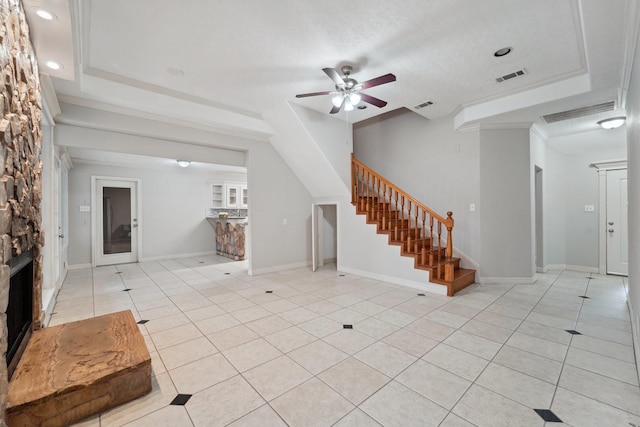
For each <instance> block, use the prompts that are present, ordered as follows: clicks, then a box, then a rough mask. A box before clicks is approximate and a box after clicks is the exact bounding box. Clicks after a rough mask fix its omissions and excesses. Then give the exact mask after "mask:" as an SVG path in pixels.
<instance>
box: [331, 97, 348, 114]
mask: <svg viewBox="0 0 640 427" xmlns="http://www.w3.org/2000/svg"><path fill="white" fill-rule="evenodd" d="M346 99H347V98H342V102H341V103H340V106H339V107H336V106H335V105H334V106H333V108H332V109H331V111H329V114H336V113H338V112H340V110H341V109H342V106H343V105H344V102H345V101H346Z"/></svg>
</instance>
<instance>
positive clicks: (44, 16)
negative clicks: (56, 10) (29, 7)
mask: <svg viewBox="0 0 640 427" xmlns="http://www.w3.org/2000/svg"><path fill="white" fill-rule="evenodd" d="M36 15H38V16H39V17H40V18H42V19H44V20H46V21H53V20H54V19H58V17H57V16H56V15H54V14H53V13H51V12H49V11H48V10H44V9H40V8H36Z"/></svg>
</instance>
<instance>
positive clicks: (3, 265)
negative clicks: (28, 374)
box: [0, 0, 44, 425]
mask: <svg viewBox="0 0 640 427" xmlns="http://www.w3.org/2000/svg"><path fill="white" fill-rule="evenodd" d="M0 20H1V22H0V112H1V116H0V354H1V355H2V361H1V362H0V410H1V411H2V412H1V413H2V415H3V416H4V413H5V409H6V393H7V385H8V378H7V365H6V363H5V357H6V352H7V317H6V311H7V305H8V298H9V279H10V268H9V266H8V265H7V263H8V261H9V260H10V259H11V258H12V257H13V256H17V255H19V254H21V253H22V252H24V251H27V250H29V249H32V250H33V259H34V261H33V262H34V264H33V269H34V289H33V296H34V298H33V299H34V301H33V317H34V319H33V327H34V329H39V328H40V327H41V326H42V318H43V312H42V310H41V305H42V303H41V299H42V254H41V248H42V246H43V244H44V235H43V233H42V230H41V223H42V215H41V211H40V208H41V202H42V161H41V160H40V153H41V149H42V130H41V112H42V103H41V100H40V79H39V76H38V66H37V63H36V56H35V53H34V51H33V47H32V46H31V41H30V39H29V27H28V25H27V20H26V18H25V14H24V9H23V6H22V3H21V1H20V0H0ZM2 423H3V422H2V420H1V419H0V425H1V424H2Z"/></svg>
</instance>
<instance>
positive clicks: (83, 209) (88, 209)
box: [80, 205, 91, 212]
mask: <svg viewBox="0 0 640 427" xmlns="http://www.w3.org/2000/svg"><path fill="white" fill-rule="evenodd" d="M80 212H91V206H87V205H82V206H80Z"/></svg>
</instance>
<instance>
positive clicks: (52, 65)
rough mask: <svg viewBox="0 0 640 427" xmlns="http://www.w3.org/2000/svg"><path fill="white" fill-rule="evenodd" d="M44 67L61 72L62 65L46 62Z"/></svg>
mask: <svg viewBox="0 0 640 427" xmlns="http://www.w3.org/2000/svg"><path fill="white" fill-rule="evenodd" d="M45 65H46V66H47V67H48V68H50V69H52V70H62V64H61V63H59V62H56V61H47V62H46V64H45Z"/></svg>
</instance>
